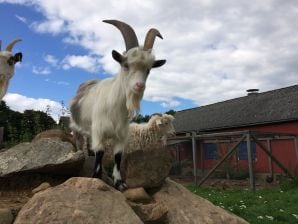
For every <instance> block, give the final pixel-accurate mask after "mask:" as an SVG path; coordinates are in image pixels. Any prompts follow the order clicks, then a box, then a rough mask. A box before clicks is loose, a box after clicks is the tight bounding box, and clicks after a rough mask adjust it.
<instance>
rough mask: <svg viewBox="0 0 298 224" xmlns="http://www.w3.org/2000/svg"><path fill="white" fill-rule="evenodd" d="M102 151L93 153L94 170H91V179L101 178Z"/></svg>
mask: <svg viewBox="0 0 298 224" xmlns="http://www.w3.org/2000/svg"><path fill="white" fill-rule="evenodd" d="M103 154H104V151H103V150H101V151H96V152H95V164H94V170H93V176H92V177H93V178H99V179H101V178H102V157H103Z"/></svg>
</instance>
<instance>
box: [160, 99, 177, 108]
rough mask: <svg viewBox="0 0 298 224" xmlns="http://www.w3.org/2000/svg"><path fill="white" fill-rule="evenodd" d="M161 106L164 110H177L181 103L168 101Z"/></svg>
mask: <svg viewBox="0 0 298 224" xmlns="http://www.w3.org/2000/svg"><path fill="white" fill-rule="evenodd" d="M160 105H161V106H162V107H164V108H175V107H177V106H179V105H180V102H179V101H177V100H167V102H163V103H161V104H160Z"/></svg>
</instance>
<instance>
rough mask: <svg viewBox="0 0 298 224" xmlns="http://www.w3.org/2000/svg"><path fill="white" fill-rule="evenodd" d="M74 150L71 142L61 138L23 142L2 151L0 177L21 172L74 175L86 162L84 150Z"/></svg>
mask: <svg viewBox="0 0 298 224" xmlns="http://www.w3.org/2000/svg"><path fill="white" fill-rule="evenodd" d="M74 151H75V150H74V148H73V145H72V144H71V143H69V142H64V141H61V140H59V139H40V140H38V141H36V142H34V143H21V144H19V145H16V146H14V147H13V148H10V149H9V150H7V151H5V152H1V153H0V177H5V176H9V175H12V174H17V173H21V172H41V173H50V174H58V175H74V174H76V173H77V172H78V171H79V170H80V168H81V166H82V164H83V162H84V155H83V152H81V151H78V152H74Z"/></svg>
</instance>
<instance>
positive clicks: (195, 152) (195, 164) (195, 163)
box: [191, 132, 198, 186]
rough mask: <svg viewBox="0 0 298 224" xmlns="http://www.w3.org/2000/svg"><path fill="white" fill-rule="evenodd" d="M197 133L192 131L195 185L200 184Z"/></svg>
mask: <svg viewBox="0 0 298 224" xmlns="http://www.w3.org/2000/svg"><path fill="white" fill-rule="evenodd" d="M195 135H196V133H195V132H193V133H192V137H191V140H192V160H193V174H194V178H195V186H197V185H198V176H197V143H196V139H195Z"/></svg>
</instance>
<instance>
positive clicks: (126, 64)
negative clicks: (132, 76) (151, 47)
mask: <svg viewBox="0 0 298 224" xmlns="http://www.w3.org/2000/svg"><path fill="white" fill-rule="evenodd" d="M123 68H124V69H125V70H126V71H127V70H129V66H128V63H124V64H123Z"/></svg>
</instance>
